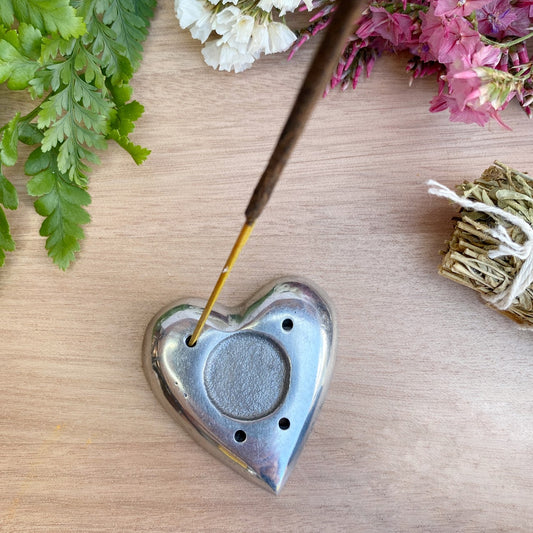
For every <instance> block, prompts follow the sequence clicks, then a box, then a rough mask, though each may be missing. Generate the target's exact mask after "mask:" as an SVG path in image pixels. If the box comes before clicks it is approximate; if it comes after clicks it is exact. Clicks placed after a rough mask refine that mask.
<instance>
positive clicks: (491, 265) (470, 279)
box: [439, 161, 533, 327]
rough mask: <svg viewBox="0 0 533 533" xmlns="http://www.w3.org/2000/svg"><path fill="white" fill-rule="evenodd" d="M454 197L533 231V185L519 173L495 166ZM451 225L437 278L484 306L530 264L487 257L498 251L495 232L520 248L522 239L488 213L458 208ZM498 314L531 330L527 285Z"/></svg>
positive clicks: (532, 309) (532, 290)
mask: <svg viewBox="0 0 533 533" xmlns="http://www.w3.org/2000/svg"><path fill="white" fill-rule="evenodd" d="M457 191H458V195H459V196H460V197H462V198H467V199H468V200H471V201H473V202H480V203H482V204H485V205H487V206H493V207H496V208H499V209H501V210H503V211H505V212H506V213H510V214H511V215H515V216H517V217H520V218H521V219H523V220H524V221H525V222H526V223H527V224H528V225H529V226H533V179H532V178H531V177H529V176H528V175H526V174H524V173H522V172H518V171H517V170H514V169H512V168H510V167H508V166H506V165H504V164H502V163H500V162H498V161H496V162H495V163H494V165H493V166H491V167H490V168H488V169H487V170H485V172H483V174H482V176H481V177H480V178H479V179H477V180H475V181H474V182H473V183H468V182H465V183H463V184H462V185H459V186H458V187H457ZM456 220H457V223H456V226H455V230H454V232H453V235H452V237H451V239H450V241H449V242H448V243H447V245H448V249H447V250H446V251H445V252H444V258H443V261H442V264H441V266H440V269H439V272H440V274H442V275H443V276H445V277H447V278H449V279H451V280H453V281H456V282H458V283H461V284H463V285H465V286H467V287H470V288H471V289H474V290H475V291H477V292H479V293H481V295H482V296H483V297H484V298H485V299H486V300H487V301H488V302H489V303H490V301H491V300H494V298H497V297H498V295H502V293H504V292H505V291H507V290H509V288H510V286H511V284H512V283H513V281H514V280H515V277H516V276H517V275H518V273H519V272H520V270H521V268H522V265H524V263H526V261H527V262H528V263H530V262H531V259H530V260H529V261H528V260H527V258H524V257H523V258H522V259H521V258H519V257H517V256H516V255H511V254H508V255H500V256H499V257H491V255H492V256H493V255H494V253H495V252H494V251H495V250H498V249H499V248H500V247H501V239H498V238H497V237H496V236H495V228H498V226H499V227H500V229H502V228H503V229H505V232H506V233H507V235H508V236H509V237H510V239H511V240H512V241H514V243H516V244H517V245H523V244H524V243H525V242H526V241H527V240H528V237H527V235H525V233H524V231H523V230H522V229H520V228H518V227H517V226H516V225H514V224H512V223H510V222H509V220H506V219H505V218H504V217H501V216H499V215H498V214H494V213H493V214H489V213H484V212H482V211H478V210H476V209H465V208H462V209H461V211H460V213H459V216H458V217H457V219H456ZM530 255H531V253H530ZM526 268H529V265H526ZM523 274H524V272H522V275H523ZM498 310H500V311H501V312H502V313H504V314H505V315H507V316H508V317H510V318H512V319H513V320H515V321H517V322H519V323H520V324H523V325H524V326H529V327H533V283H532V284H529V285H528V283H527V281H526V288H525V289H524V290H523V291H521V293H520V294H518V295H517V296H516V297H515V298H514V299H513V300H512V302H510V305H509V306H508V307H506V308H505V309H501V308H500V309H498Z"/></svg>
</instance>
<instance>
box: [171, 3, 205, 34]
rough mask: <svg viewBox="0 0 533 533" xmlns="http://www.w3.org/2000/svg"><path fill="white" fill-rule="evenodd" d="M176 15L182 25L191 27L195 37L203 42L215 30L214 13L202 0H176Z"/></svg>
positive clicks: (190, 29) (185, 27)
mask: <svg viewBox="0 0 533 533" xmlns="http://www.w3.org/2000/svg"><path fill="white" fill-rule="evenodd" d="M174 7H175V9H176V17H177V18H178V20H179V22H180V26H181V27H182V28H184V29H187V28H188V29H189V31H190V32H191V35H192V36H193V38H194V39H199V40H200V41H202V42H203V43H204V42H205V41H206V40H207V38H208V37H209V35H211V32H212V31H213V24H214V15H213V12H212V11H211V9H210V8H209V5H208V4H206V3H205V2H203V1H202V0H175V2H174Z"/></svg>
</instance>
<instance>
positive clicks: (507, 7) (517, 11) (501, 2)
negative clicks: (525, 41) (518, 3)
mask: <svg viewBox="0 0 533 533" xmlns="http://www.w3.org/2000/svg"><path fill="white" fill-rule="evenodd" d="M530 9H531V6H527V5H525V6H522V7H515V6H514V5H511V2H510V1H509V0H491V2H490V3H489V4H487V5H485V6H483V8H482V9H480V10H479V11H477V12H476V17H477V20H478V27H479V31H480V32H481V33H482V34H484V35H487V36H489V37H492V38H494V39H498V40H502V39H504V38H505V37H509V36H515V37H522V36H523V35H527V33H528V28H529V26H530V25H531V21H530V20H529V14H530Z"/></svg>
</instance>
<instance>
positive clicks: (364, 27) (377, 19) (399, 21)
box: [357, 6, 413, 47]
mask: <svg viewBox="0 0 533 533" xmlns="http://www.w3.org/2000/svg"><path fill="white" fill-rule="evenodd" d="M370 12H371V13H372V15H371V16H370V18H368V19H367V20H365V21H364V22H363V23H362V24H361V25H360V26H359V28H358V30H357V36H358V37H360V38H361V39H367V38H368V37H383V39H385V40H387V41H389V42H390V43H392V44H393V45H394V46H399V45H402V47H406V46H408V45H409V43H410V42H411V41H412V40H413V36H412V26H413V21H412V20H411V17H410V16H409V15H404V14H402V13H389V12H388V11H387V10H386V9H385V8H383V7H374V6H370Z"/></svg>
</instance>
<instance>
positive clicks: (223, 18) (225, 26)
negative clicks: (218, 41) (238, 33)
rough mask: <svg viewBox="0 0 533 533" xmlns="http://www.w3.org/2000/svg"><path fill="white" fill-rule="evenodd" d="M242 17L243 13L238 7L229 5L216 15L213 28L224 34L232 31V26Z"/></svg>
mask: <svg viewBox="0 0 533 533" xmlns="http://www.w3.org/2000/svg"><path fill="white" fill-rule="evenodd" d="M240 17H242V13H241V10H240V9H239V8H238V7H235V6H228V7H226V8H224V9H223V10H222V11H221V12H220V13H218V14H217V16H216V17H215V23H214V25H213V29H214V30H215V31H216V32H217V33H218V34H219V35H224V34H225V33H228V32H230V31H231V28H232V27H233V26H234V25H235V24H236V22H237V21H238V20H239V18H240Z"/></svg>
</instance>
